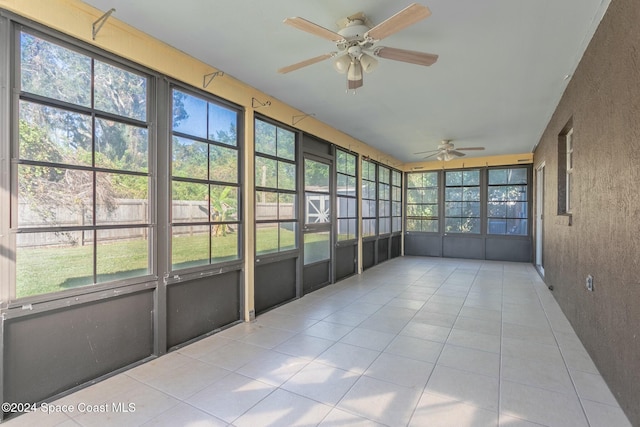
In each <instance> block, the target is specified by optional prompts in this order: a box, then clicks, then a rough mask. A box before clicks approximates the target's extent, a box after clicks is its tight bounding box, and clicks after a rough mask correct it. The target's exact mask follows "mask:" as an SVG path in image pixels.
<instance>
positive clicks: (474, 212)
mask: <svg viewBox="0 0 640 427" xmlns="http://www.w3.org/2000/svg"><path fill="white" fill-rule="evenodd" d="M462 216H464V217H472V218H478V217H480V202H463V204H462Z"/></svg>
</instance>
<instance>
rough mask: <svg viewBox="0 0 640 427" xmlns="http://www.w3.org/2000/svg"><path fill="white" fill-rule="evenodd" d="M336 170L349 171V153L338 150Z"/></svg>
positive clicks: (340, 171)
mask: <svg viewBox="0 0 640 427" xmlns="http://www.w3.org/2000/svg"><path fill="white" fill-rule="evenodd" d="M336 172H339V173H347V153H345V152H344V151H342V150H336Z"/></svg>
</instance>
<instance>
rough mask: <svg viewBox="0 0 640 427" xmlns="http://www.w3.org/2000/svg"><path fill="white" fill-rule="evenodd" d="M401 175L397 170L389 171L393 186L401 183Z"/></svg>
mask: <svg viewBox="0 0 640 427" xmlns="http://www.w3.org/2000/svg"><path fill="white" fill-rule="evenodd" d="M401 177H402V175H400V172H398V171H395V170H394V171H391V182H392V184H393V185H394V186H396V187H400V186H401V185H402V178H401Z"/></svg>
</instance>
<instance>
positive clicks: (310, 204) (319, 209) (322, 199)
mask: <svg viewBox="0 0 640 427" xmlns="http://www.w3.org/2000/svg"><path fill="white" fill-rule="evenodd" d="M305 199H306V210H305V214H306V218H305V224H317V223H327V222H331V202H330V197H329V195H328V194H313V193H311V194H310V193H305Z"/></svg>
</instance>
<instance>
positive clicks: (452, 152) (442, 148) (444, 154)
mask: <svg viewBox="0 0 640 427" xmlns="http://www.w3.org/2000/svg"><path fill="white" fill-rule="evenodd" d="M477 150H484V147H464V148H455V147H454V145H453V143H452V142H451V140H449V139H445V140H442V141H441V142H440V144H439V145H438V148H437V149H435V150H428V151H419V152H417V153H413V154H427V153H432V154H429V155H428V156H426V157H425V159H428V158H430V157H433V156H436V159H438V160H440V161H445V162H448V161H449V160H453V159H455V158H457V157H462V156H466V154H465V153H463V152H462V151H477Z"/></svg>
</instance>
